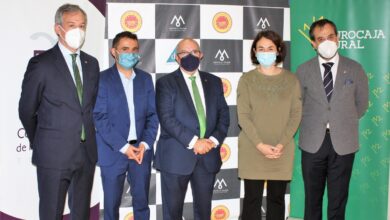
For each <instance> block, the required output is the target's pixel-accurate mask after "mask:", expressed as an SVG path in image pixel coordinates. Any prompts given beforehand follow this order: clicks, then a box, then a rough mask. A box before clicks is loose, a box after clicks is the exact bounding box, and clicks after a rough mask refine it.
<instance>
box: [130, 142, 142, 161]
mask: <svg viewBox="0 0 390 220" xmlns="http://www.w3.org/2000/svg"><path fill="white" fill-rule="evenodd" d="M139 153H140V150H139V149H138V148H137V147H134V146H133V145H131V144H129V147H128V148H127V150H126V155H127V157H128V158H129V159H130V160H135V161H136V162H137V163H138V164H140V160H139V158H138V157H139V156H138V154H139ZM142 157H143V156H142Z"/></svg>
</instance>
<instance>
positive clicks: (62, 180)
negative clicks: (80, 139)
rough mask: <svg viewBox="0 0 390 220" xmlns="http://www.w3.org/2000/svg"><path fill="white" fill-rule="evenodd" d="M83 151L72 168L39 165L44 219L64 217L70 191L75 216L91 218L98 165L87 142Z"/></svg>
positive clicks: (80, 218)
mask: <svg viewBox="0 0 390 220" xmlns="http://www.w3.org/2000/svg"><path fill="white" fill-rule="evenodd" d="M79 153H80V155H78V156H77V157H78V161H77V162H76V163H75V164H74V166H72V167H71V168H68V169H63V170H60V169H51V168H44V167H40V166H37V178H38V193H39V219H40V220H61V219H62V215H63V212H64V207H65V199H66V194H67V193H68V192H69V198H68V200H69V208H70V210H71V213H70V216H71V219H72V220H86V219H89V214H90V213H89V211H90V202H91V191H92V184H93V176H94V173H95V164H94V163H91V161H90V160H89V158H88V155H87V152H86V150H85V146H84V145H83V144H80V152H79ZM58 156H59V157H60V156H61V155H58Z"/></svg>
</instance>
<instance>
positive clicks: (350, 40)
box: [298, 16, 387, 50]
mask: <svg viewBox="0 0 390 220" xmlns="http://www.w3.org/2000/svg"><path fill="white" fill-rule="evenodd" d="M324 18H325V17H324V16H321V17H319V18H316V17H315V16H313V17H312V20H311V22H308V23H304V24H303V25H302V27H301V28H299V29H298V32H299V33H300V34H301V36H303V37H304V38H305V39H307V40H308V41H309V42H311V39H310V35H309V30H310V25H311V24H312V23H313V22H315V21H317V20H321V19H324ZM336 25H337V26H338V27H337V28H338V31H337V35H338V37H339V49H342V50H351V49H352V50H355V49H357V50H359V49H364V48H365V47H366V44H367V43H368V42H369V41H375V40H386V34H387V33H385V32H384V31H383V29H382V28H372V29H365V28H362V29H360V28H358V27H357V28H348V29H343V28H341V27H342V26H341V25H340V24H337V23H336Z"/></svg>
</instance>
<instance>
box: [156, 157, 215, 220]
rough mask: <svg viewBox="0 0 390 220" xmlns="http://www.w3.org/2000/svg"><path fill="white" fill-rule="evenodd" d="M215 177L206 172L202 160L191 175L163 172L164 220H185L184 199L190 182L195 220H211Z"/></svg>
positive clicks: (213, 174)
mask: <svg viewBox="0 0 390 220" xmlns="http://www.w3.org/2000/svg"><path fill="white" fill-rule="evenodd" d="M178 166H180V164H178ZM215 175H216V174H215V173H210V172H208V171H207V170H206V168H205V167H204V164H203V162H202V160H199V161H198V163H197V164H196V165H195V169H194V171H193V172H192V173H191V174H189V175H179V174H172V173H168V172H164V171H161V192H162V205H163V219H164V220H182V219H183V205H184V198H185V195H186V192H187V186H188V183H189V182H190V183H191V188H192V198H193V205H194V219H195V220H206V219H210V216H211V199H212V196H213V189H214V180H215Z"/></svg>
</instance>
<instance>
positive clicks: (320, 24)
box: [309, 18, 337, 41]
mask: <svg viewBox="0 0 390 220" xmlns="http://www.w3.org/2000/svg"><path fill="white" fill-rule="evenodd" d="M326 24H329V25H330V26H332V27H333V29H334V32H335V33H336V36H337V27H336V25H335V24H334V23H333V21H331V20H328V19H326V18H324V19H321V20H318V21H315V22H313V24H311V26H310V31H309V34H310V39H311V40H312V41H314V40H315V39H314V33H313V32H314V29H315V28H316V27H319V28H322V27H324V26H325V25H326Z"/></svg>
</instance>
